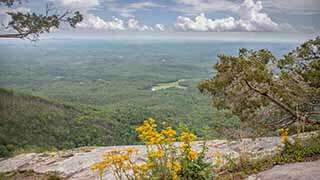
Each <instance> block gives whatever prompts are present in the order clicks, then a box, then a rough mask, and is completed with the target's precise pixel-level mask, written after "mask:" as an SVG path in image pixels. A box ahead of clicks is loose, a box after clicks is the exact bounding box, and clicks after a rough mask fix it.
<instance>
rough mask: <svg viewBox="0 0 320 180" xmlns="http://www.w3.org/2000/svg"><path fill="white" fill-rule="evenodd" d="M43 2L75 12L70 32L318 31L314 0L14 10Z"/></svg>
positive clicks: (103, 2)
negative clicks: (48, 6)
mask: <svg viewBox="0 0 320 180" xmlns="http://www.w3.org/2000/svg"><path fill="white" fill-rule="evenodd" d="M46 3H51V4H53V5H54V6H55V7H56V8H57V9H59V10H63V9H71V10H79V11H81V12H82V13H83V14H84V18H85V19H84V21H83V22H81V23H80V24H79V25H78V28H77V30H76V31H86V32H88V31H101V32H110V31H111V32H114V31H117V32H118V31H122V32H128V31H135V32H225V31H227V32H230V31H232V32H233V31H235V32H303V33H312V32H316V33H317V32H320V0H260V1H257V0H136V1H133V0H29V1H27V3H23V4H22V5H19V6H16V7H14V8H17V9H19V10H22V11H35V12H38V13H41V12H43V11H44V8H45V4H46ZM6 11H8V8H6V7H4V6H2V7H1V8H0V20H1V21H2V23H3V24H5V22H6V21H8V18H7V17H6V15H5V12H6ZM65 31H67V30H66V29H65Z"/></svg>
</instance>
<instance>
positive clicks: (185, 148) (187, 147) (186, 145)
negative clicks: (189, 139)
mask: <svg viewBox="0 0 320 180" xmlns="http://www.w3.org/2000/svg"><path fill="white" fill-rule="evenodd" d="M190 148H191V147H190V145H189V144H186V143H181V144H180V150H181V151H182V152H185V151H188V149H190Z"/></svg>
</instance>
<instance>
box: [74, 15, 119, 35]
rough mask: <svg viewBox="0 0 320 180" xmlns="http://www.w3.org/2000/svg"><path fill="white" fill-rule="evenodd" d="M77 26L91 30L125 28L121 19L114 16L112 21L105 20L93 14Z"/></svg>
mask: <svg viewBox="0 0 320 180" xmlns="http://www.w3.org/2000/svg"><path fill="white" fill-rule="evenodd" d="M77 27H79V28H83V29H91V30H112V31H114V30H125V27H124V23H123V20H121V19H118V18H115V17H113V18H112V20H111V21H105V20H103V19H101V18H100V17H98V16H94V15H92V14H88V15H87V16H85V18H84V20H83V21H82V22H81V23H79V24H78V25H77Z"/></svg>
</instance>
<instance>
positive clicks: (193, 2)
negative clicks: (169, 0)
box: [172, 0, 239, 14]
mask: <svg viewBox="0 0 320 180" xmlns="http://www.w3.org/2000/svg"><path fill="white" fill-rule="evenodd" d="M176 3H177V5H178V6H177V7H174V8H172V9H173V10H175V11H179V12H184V13H187V14H198V13H200V12H209V11H236V10H237V9H238V7H239V5H238V4H237V3H235V2H231V1H228V0H176Z"/></svg>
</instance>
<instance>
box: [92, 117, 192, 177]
mask: <svg viewBox="0 0 320 180" xmlns="http://www.w3.org/2000/svg"><path fill="white" fill-rule="evenodd" d="M136 131H137V132H138V134H139V138H140V139H141V140H142V141H143V142H144V143H145V144H146V147H147V159H146V160H145V161H144V162H142V163H141V162H139V163H136V162H132V157H131V156H132V154H134V153H136V152H137V151H136V150H135V149H132V148H129V149H125V150H118V151H111V152H107V153H106V154H105V155H104V159H103V161H101V162H99V163H96V164H94V165H93V166H92V169H93V170H94V171H99V174H100V177H102V175H103V172H104V170H105V169H107V168H108V169H110V170H111V171H112V172H113V174H114V176H115V177H116V178H117V179H123V178H127V179H172V180H175V179H181V178H182V177H181V176H182V175H181V172H182V171H183V168H184V167H187V166H188V164H190V163H192V162H193V161H194V160H195V159H196V158H197V157H198V152H197V151H195V150H193V149H192V146H191V142H192V141H195V140H196V139H197V137H196V135H194V134H192V133H190V132H182V133H181V134H180V136H178V135H177V132H176V131H175V130H174V129H173V128H171V127H167V128H165V129H163V130H161V131H158V130H157V125H156V122H155V120H154V119H152V118H149V119H147V120H146V121H144V122H143V124H142V125H141V126H139V127H138V128H136ZM177 140H179V141H181V145H180V148H177V147H176V146H175V145H174V142H176V141H177Z"/></svg>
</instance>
